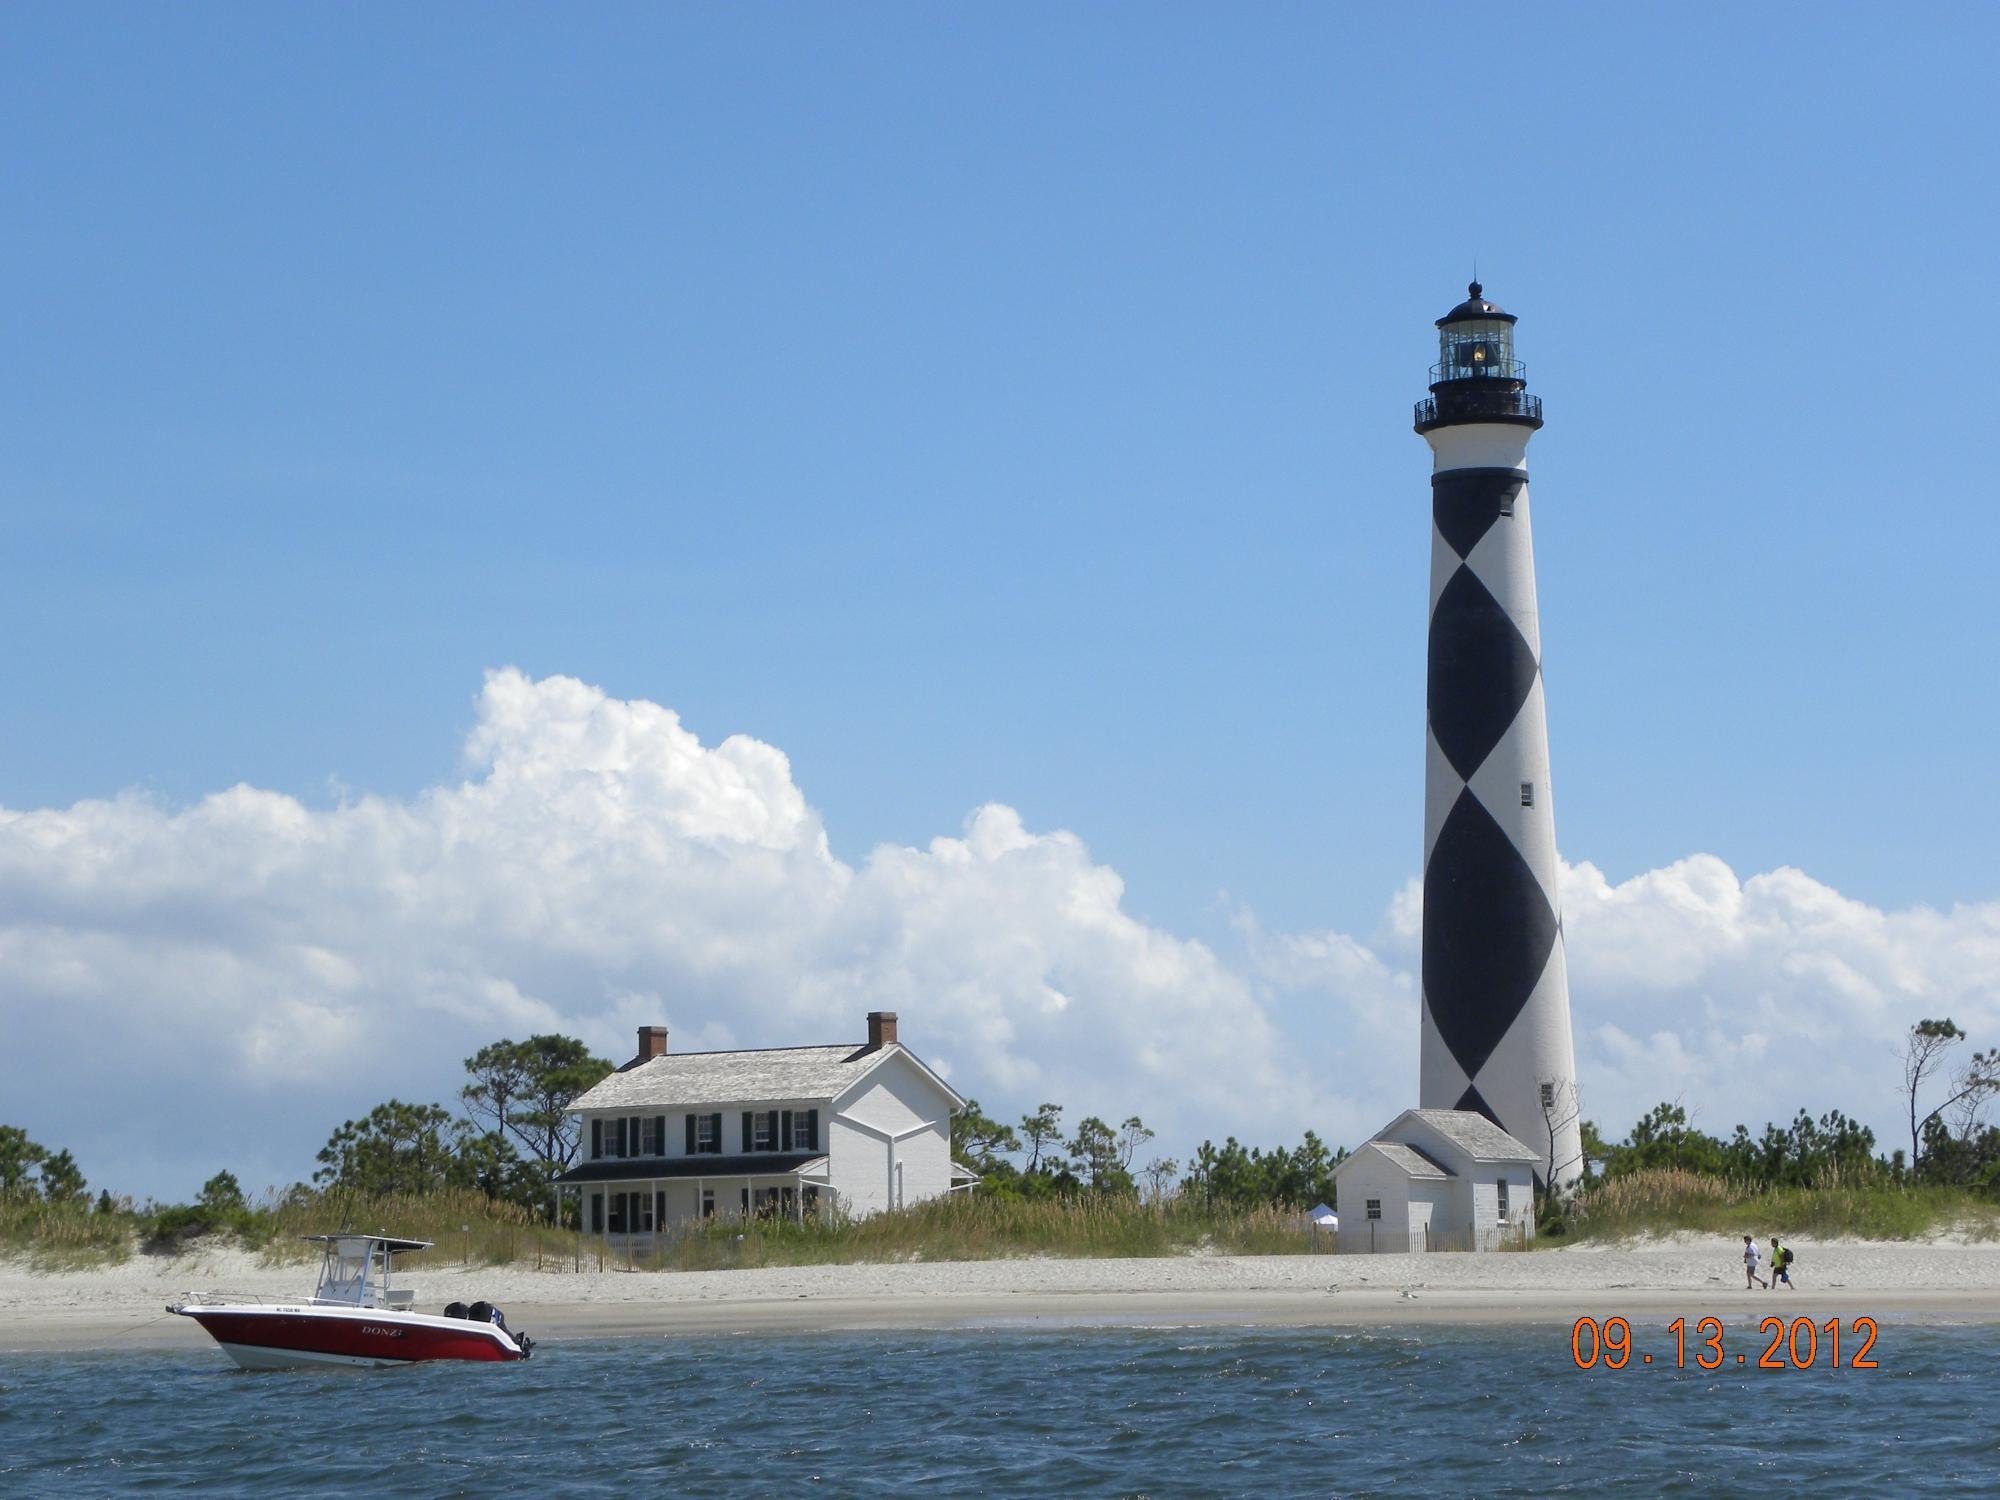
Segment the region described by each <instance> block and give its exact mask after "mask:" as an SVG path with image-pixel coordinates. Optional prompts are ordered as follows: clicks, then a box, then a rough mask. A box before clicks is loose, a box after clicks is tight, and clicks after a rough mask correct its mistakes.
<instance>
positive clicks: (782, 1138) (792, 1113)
mask: <svg viewBox="0 0 2000 1500" xmlns="http://www.w3.org/2000/svg"><path fill="white" fill-rule="evenodd" d="M778 1135H779V1149H780V1150H783V1151H817V1150H819V1111H818V1110H816V1109H788V1110H786V1111H785V1112H784V1116H783V1118H782V1120H781V1121H780V1123H779V1130H778Z"/></svg>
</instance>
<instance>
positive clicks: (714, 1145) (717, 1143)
mask: <svg viewBox="0 0 2000 1500" xmlns="http://www.w3.org/2000/svg"><path fill="white" fill-rule="evenodd" d="M708 1118H709V1119H710V1121H712V1122H713V1123H712V1124H711V1126H710V1128H709V1132H708V1133H709V1136H710V1137H711V1139H710V1141H709V1145H708V1149H709V1150H710V1151H711V1152H713V1153H715V1154H716V1155H718V1156H719V1155H721V1154H722V1111H721V1110H719V1109H718V1110H717V1111H716V1112H715V1113H714V1114H712V1115H710V1116H709V1117H708Z"/></svg>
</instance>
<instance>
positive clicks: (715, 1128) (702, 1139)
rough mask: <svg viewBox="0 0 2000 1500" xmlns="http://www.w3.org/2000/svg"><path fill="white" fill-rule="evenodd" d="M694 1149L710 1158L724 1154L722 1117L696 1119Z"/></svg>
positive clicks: (702, 1116) (707, 1116) (697, 1117)
mask: <svg viewBox="0 0 2000 1500" xmlns="http://www.w3.org/2000/svg"><path fill="white" fill-rule="evenodd" d="M694 1149H695V1150H696V1151H698V1152H702V1153H705V1154H707V1155H710V1156H719V1155H721V1154H722V1116H721V1115H696V1116H695V1117H694Z"/></svg>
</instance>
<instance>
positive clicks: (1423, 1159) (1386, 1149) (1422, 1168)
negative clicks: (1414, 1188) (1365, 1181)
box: [1368, 1141, 1451, 1182]
mask: <svg viewBox="0 0 2000 1500" xmlns="http://www.w3.org/2000/svg"><path fill="white" fill-rule="evenodd" d="M1368 1144H1369V1145H1371V1146H1373V1147H1374V1148H1375V1149H1376V1150H1377V1151H1379V1152H1381V1153H1382V1154H1383V1155H1384V1156H1386V1157H1388V1158H1389V1160H1390V1161H1392V1162H1394V1163H1395V1164H1396V1165H1397V1166H1399V1167H1401V1168H1402V1169H1403V1170H1404V1171H1405V1172H1407V1173H1409V1174H1410V1176H1412V1177H1424V1178H1429V1179H1431V1180H1433V1181H1438V1182H1442V1181H1443V1180H1444V1179H1445V1178H1447V1177H1449V1176H1451V1173H1450V1172H1449V1171H1448V1170H1446V1169H1445V1168H1444V1167H1442V1166H1440V1165H1438V1163H1436V1162H1434V1161H1432V1160H1431V1159H1430V1158H1429V1157H1428V1156H1426V1155H1424V1153H1423V1152H1421V1151H1419V1150H1418V1149H1417V1148H1416V1147H1415V1146H1407V1145H1405V1144H1403V1142H1401V1141H1370V1142H1369V1143H1368Z"/></svg>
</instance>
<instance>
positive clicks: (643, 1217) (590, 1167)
mask: <svg viewBox="0 0 2000 1500" xmlns="http://www.w3.org/2000/svg"><path fill="white" fill-rule="evenodd" d="M569 1193H575V1194H576V1195H577V1202H578V1208H579V1210H580V1213H579V1222H580V1223H581V1224H582V1226H583V1231H584V1233H586V1234H591V1235H597V1236H599V1237H601V1238H602V1239H603V1240H604V1241H605V1242H606V1244H607V1245H610V1246H613V1247H616V1248H617V1249H620V1250H634V1251H644V1250H647V1249H650V1248H652V1246H653V1244H654V1242H655V1240H657V1239H659V1238H663V1237H665V1236H667V1235H670V1234H672V1233H673V1232H674V1231H675V1230H676V1229H678V1228H681V1227H683V1226H685V1225H688V1224H691V1223H696V1222H699V1221H701V1220H705V1219H725V1220H736V1221H741V1220H746V1219H752V1218H786V1219H791V1220H793V1221H794V1222H796V1223H800V1224H803V1223H805V1221H806V1220H807V1219H808V1218H809V1217H815V1216H817V1215H819V1214H821V1213H824V1212H826V1211H827V1210H828V1209H830V1208H831V1207H832V1202H833V1194H832V1191H831V1189H830V1187H829V1185H828V1180H827V1158H826V1155H825V1154H824V1153H823V1152H813V1151H785V1152H775V1151H758V1152H753V1153H746V1154H741V1155H736V1156H720V1155H697V1156H682V1157H662V1158H657V1159H652V1160H647V1159H637V1160H635V1159H632V1158H625V1159H622V1160H617V1161H592V1162H585V1163H583V1164H582V1165H580V1166H576V1167H572V1168H570V1170H569V1171H567V1172H565V1173H563V1174H562V1175H561V1176H560V1177H558V1178H556V1180H555V1194H556V1214H557V1219H558V1221H560V1219H561V1216H562V1208H563V1203H564V1196H565V1194H569Z"/></svg>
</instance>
